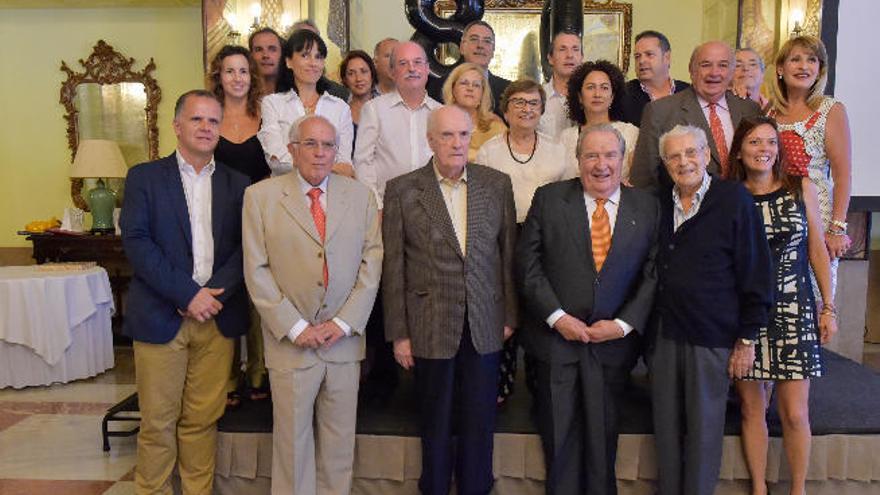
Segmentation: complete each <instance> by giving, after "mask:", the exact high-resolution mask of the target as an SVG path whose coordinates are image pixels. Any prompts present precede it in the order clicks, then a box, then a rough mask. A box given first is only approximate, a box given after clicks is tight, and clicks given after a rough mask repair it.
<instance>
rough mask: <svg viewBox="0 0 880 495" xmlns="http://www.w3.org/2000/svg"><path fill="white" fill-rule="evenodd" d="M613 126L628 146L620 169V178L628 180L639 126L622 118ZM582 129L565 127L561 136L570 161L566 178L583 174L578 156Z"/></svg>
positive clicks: (613, 123)
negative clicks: (578, 142) (578, 144)
mask: <svg viewBox="0 0 880 495" xmlns="http://www.w3.org/2000/svg"><path fill="white" fill-rule="evenodd" d="M611 127H613V128H615V129H617V132H619V133H620V135H621V136H623V142H624V145H625V146H626V148H625V149H624V152H623V170H621V171H620V180H621V181H623V182H627V181H629V171H630V169H631V168H632V161H633V151H635V149H636V142H638V140H639V128H638V127H636V126H634V125H632V124H630V123H629V122H623V121H621V120H618V121H616V122H611ZM580 130H581V128H580V126H577V125H576V126H573V127H569V128H568V129H565V130H564V131H562V134H560V136H559V142H560V143H561V144H562V146H563V147H565V160H566V162H567V163H568V165H567V170H566V173H565V178H566V179H573V178H575V177H580V175H581V170H580V166H579V165H578V158H577V141H578V137H579V136H580Z"/></svg>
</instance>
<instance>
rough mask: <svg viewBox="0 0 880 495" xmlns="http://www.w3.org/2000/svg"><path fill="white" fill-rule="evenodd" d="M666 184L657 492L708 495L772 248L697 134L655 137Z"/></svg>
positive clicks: (746, 366)
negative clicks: (716, 171)
mask: <svg viewBox="0 0 880 495" xmlns="http://www.w3.org/2000/svg"><path fill="white" fill-rule="evenodd" d="M658 152H659V154H660V156H661V157H662V158H663V162H664V163H665V166H666V171H667V173H668V175H669V177H670V178H671V182H672V184H673V185H672V186H671V187H666V188H664V189H662V190H661V192H660V227H659V233H658V241H657V247H658V253H657V263H656V265H657V293H656V295H655V298H654V299H655V300H654V314H653V317H652V322H651V329H650V331H651V335H652V337H653V339H652V343H651V345H650V346H649V349H648V351H647V356H648V364H649V366H650V368H651V396H652V403H653V414H654V441H655V444H656V447H657V471H658V476H659V493H660V495H681V494H688V495H691V494H693V495H711V494H712V493H713V492H714V490H715V485H716V483H717V481H718V474H719V470H720V467H721V447H722V442H723V440H724V420H725V411H726V406H727V392H728V388H729V385H730V380H731V379H736V378H742V377H743V376H745V374H746V373H747V372H748V371H749V370H750V369H751V366H752V362H753V361H754V359H755V348H754V339H755V338H756V335H757V333H758V328H760V327H762V326H766V325H767V319H768V315H769V312H770V304H771V301H772V295H773V284H774V281H773V277H772V265H771V260H770V249H769V247H768V245H767V238H766V237H765V235H764V224H763V221H762V219H761V215H760V212H759V211H758V210H757V209H756V208H755V203H754V199H753V198H752V196H751V194H749V192H748V191H746V189H745V188H744V187H743V186H742V184H741V183H738V182H731V181H725V180H721V179H719V178H717V177H713V176H711V175H710V174H709V173H708V172H707V170H706V169H707V166H708V165H709V160H710V151H709V143H708V140H707V139H706V133H705V131H703V129H701V128H699V127H696V126H693V125H677V126H675V127H673V128H672V129H671V130H670V131H668V132H666V133H664V134H663V135H662V136H660V138H659V144H658Z"/></svg>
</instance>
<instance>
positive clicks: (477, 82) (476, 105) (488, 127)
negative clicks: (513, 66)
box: [443, 62, 507, 162]
mask: <svg viewBox="0 0 880 495" xmlns="http://www.w3.org/2000/svg"><path fill="white" fill-rule="evenodd" d="M443 103H445V104H447V105H456V106H458V107H459V108H461V109H462V110H464V111H465V112H467V113H468V114H469V115H470V116H471V122H473V123H474V132H473V134H471V144H470V146H469V147H468V161H469V162H473V161H475V160H476V159H477V151H479V149H480V146H482V145H483V143H485V142H486V141H488V140H489V139H492V137H493V136H496V135H498V134H501V133H503V132H504V131H506V130H507V126H505V125H504V122H502V121H501V119H500V118H498V116H497V115H495V114H494V113H492V110H493V108H492V89H491V88H490V87H489V80H488V79H487V78H486V72H485V71H484V70H483V68H482V67H480V66H479V65H477V64H472V63H469V62H466V63H463V64H461V65H459V66H458V67H456V68H455V69H454V70H453V71H452V73H451V74H449V77H448V78H447V79H446V82H445V83H444V84H443Z"/></svg>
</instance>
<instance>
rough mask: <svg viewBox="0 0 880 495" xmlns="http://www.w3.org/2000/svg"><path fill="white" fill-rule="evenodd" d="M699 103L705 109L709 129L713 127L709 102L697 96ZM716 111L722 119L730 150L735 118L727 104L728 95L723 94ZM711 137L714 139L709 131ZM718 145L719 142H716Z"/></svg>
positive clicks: (704, 113) (716, 104)
mask: <svg viewBox="0 0 880 495" xmlns="http://www.w3.org/2000/svg"><path fill="white" fill-rule="evenodd" d="M697 103H699V104H700V108H701V109H703V115H704V116H705V117H706V123H707V124H709V129H712V120H710V119H709V102H708V101H706V100H704V99H702V98H700V96H699V95H698V96H697ZM715 113H717V114H718V119H719V120H721V127H722V128H723V129H724V140H725V141H727V149H728V151H729V150H730V145H731V144H732V143H733V132H734V129H733V120H731V118H730V107H729V106H728V105H727V95H725V96H722V97H721V99H720V100H718V102H717V103H715ZM708 134H709V136H708V138H709V139H712V133H711V132H709V133H708ZM715 145H716V147H717V145H718V143H715Z"/></svg>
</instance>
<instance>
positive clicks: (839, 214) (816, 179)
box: [770, 36, 852, 296]
mask: <svg viewBox="0 0 880 495" xmlns="http://www.w3.org/2000/svg"><path fill="white" fill-rule="evenodd" d="M827 79H828V55H827V52H826V51H825V45H823V44H822V41H820V40H819V39H818V38H815V37H813V36H798V37H796V38H792V39H790V40H788V41H787V42H786V43H785V44H784V45H782V48H780V49H779V53H778V54H777V55H776V79H774V84H773V85H772V88H771V89H772V90H773V98H772V109H771V110H770V115H771V116H772V117H773V118H775V119H776V122H778V123H779V134H780V136H781V138H782V143H781V144H782V148H783V150H784V151H785V153H784V157H785V166H786V171H787V172H788V173H790V174H792V175H796V176H800V177H809V178H810V180H811V181H812V182H813V184H815V185H816V189H817V190H818V193H819V212H820V213H821V215H822V228H823V229H824V232H825V247H826V248H827V249H828V254H829V255H830V256H831V289H832V293H833V292H834V289H835V287H836V286H837V262H838V259H839V258H840V257H841V256H843V254H844V253H845V252H846V250H847V249H849V247H850V245H851V244H852V241H851V240H850V238H849V236H848V235H847V234H846V227H847V225H846V212H847V210H848V209H849V198H850V192H851V190H852V155H851V149H850V134H849V123H848V119H847V116H846V109H845V108H844V106H843V103H841V102H839V101H837V100H835V99H834V98H831V97H829V96H824V91H825V83H826V81H827ZM813 292H815V293H816V295H817V296H818V295H819V290H818V286H817V284H816V281H815V278H814V280H813Z"/></svg>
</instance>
